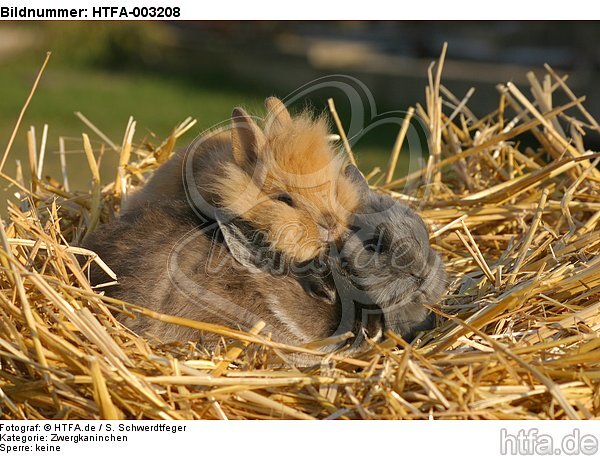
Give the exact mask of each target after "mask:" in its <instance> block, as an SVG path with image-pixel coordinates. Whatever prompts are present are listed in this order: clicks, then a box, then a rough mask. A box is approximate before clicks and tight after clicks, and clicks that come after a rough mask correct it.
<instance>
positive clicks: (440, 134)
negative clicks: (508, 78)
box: [0, 55, 600, 419]
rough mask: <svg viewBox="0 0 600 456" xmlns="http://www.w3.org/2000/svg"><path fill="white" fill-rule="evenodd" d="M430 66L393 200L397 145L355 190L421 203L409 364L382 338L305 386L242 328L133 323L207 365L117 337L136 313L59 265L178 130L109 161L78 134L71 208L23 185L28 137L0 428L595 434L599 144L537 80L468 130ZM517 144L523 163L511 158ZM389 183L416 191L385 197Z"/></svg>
mask: <svg viewBox="0 0 600 456" xmlns="http://www.w3.org/2000/svg"><path fill="white" fill-rule="evenodd" d="M443 57H444V56H443V55H442V58H441V59H440V62H438V65H437V66H434V67H432V68H431V69H430V72H429V85H428V87H427V88H426V103H425V105H424V106H421V105H417V106H416V107H415V108H411V109H410V110H409V117H410V116H412V115H413V114H414V115H415V116H420V117H421V119H423V121H424V122H425V123H426V124H427V126H428V129H429V148H430V156H429V160H428V161H427V164H426V166H425V167H424V168H423V169H422V170H421V171H419V172H415V173H411V174H409V175H408V176H406V177H404V178H402V179H399V180H396V181H392V178H391V176H392V173H391V171H392V170H393V169H392V168H393V167H394V166H395V163H396V160H397V154H398V153H399V151H400V145H401V143H402V141H403V136H404V134H403V132H405V131H406V128H404V129H401V131H400V133H399V136H398V140H397V143H396V147H394V151H393V153H392V156H391V158H390V165H389V168H388V170H384V172H382V173H380V174H374V175H373V176H372V179H371V182H372V183H373V184H374V186H375V187H376V188H377V189H379V191H384V192H388V193H390V194H391V195H393V196H396V197H399V198H403V199H404V200H410V198H417V199H418V200H419V201H420V206H419V207H420V213H421V215H422V216H423V217H424V218H425V220H426V221H427V222H428V223H429V225H430V226H431V238H432V243H433V245H434V247H435V248H436V249H437V250H438V251H439V252H440V253H441V254H442V255H443V257H444V259H445V262H446V264H447V269H448V271H449V273H450V276H451V285H450V290H449V293H448V295H447V296H446V297H445V298H444V300H443V302H442V303H441V304H440V305H439V306H436V307H435V311H436V312H437V313H438V319H439V326H438V327H437V328H436V329H435V330H433V331H431V332H429V333H426V334H423V335H422V336H421V337H419V338H418V339H417V340H416V341H415V342H414V343H413V344H412V345H407V344H406V343H405V342H404V341H402V340H401V339H399V338H398V337H397V336H395V335H393V334H388V336H389V337H388V339H387V341H385V342H383V343H381V344H374V345H373V347H372V349H371V351H370V352H368V353H365V354H364V355H362V356H360V357H357V358H352V359H349V358H343V357H340V356H338V355H335V354H333V355H320V356H321V358H322V362H321V363H320V365H317V366H315V367H312V368H295V367H293V366H289V365H287V366H286V364H285V360H286V358H287V355H288V354H289V353H292V352H295V351H303V352H308V353H311V352H313V353H318V352H316V351H315V347H288V346H285V345H282V344H277V343H273V342H271V341H269V339H268V335H266V334H261V332H260V328H256V331H254V334H253V333H243V332H239V331H236V330H233V329H229V328H224V327H218V326H214V325H207V324H203V323H201V322H192V321H186V320H185V319H182V318H178V319H176V318H173V317H169V316H166V315H158V314H152V316H154V317H155V318H160V319H165V320H170V321H175V320H176V321H177V322H178V323H179V324H185V325H193V326H195V327H197V328H199V329H203V330H207V331H211V332H212V333H216V334H218V335H220V336H222V337H223V344H222V346H221V347H220V348H219V349H218V350H217V351H216V352H214V353H207V352H205V351H204V350H203V349H202V347H198V346H195V345H194V344H192V343H182V344H180V345H171V346H161V345H159V344H157V343H155V342H153V341H148V340H145V339H144V338H142V337H140V336H138V335H136V334H132V333H131V332H130V331H128V330H127V329H126V328H125V327H123V326H122V325H120V324H119V323H118V322H117V321H116V320H115V318H114V316H113V314H112V311H114V310H118V311H127V312H130V313H131V314H136V313H140V312H145V313H150V312H148V311H147V310H145V309H141V308H136V307H134V306H130V305H126V304H124V303H120V302H116V301H115V300H111V299H109V298H106V297H104V296H102V295H101V294H100V293H98V291H99V290H93V289H92V288H91V287H90V285H89V283H88V281H87V278H86V273H87V265H86V266H85V267H83V268H82V267H80V266H79V264H78V262H77V260H76V255H82V256H84V257H87V258H88V259H89V261H88V265H89V263H90V262H92V261H96V262H100V264H101V260H100V259H98V258H97V257H95V256H94V255H93V253H92V252H87V251H84V250H81V249H78V248H76V247H74V246H75V245H77V243H78V241H80V240H81V238H82V237H83V236H85V234H86V233H87V232H88V231H89V230H91V229H94V228H95V227H96V226H98V225H99V224H100V223H103V222H105V221H107V220H109V219H111V218H112V217H114V215H115V213H116V212H117V211H118V207H119V206H120V201H121V200H122V198H123V196H124V192H125V191H127V190H128V189H130V188H131V187H132V186H136V185H140V184H141V183H142V182H143V181H144V179H146V178H147V177H148V175H149V174H148V173H150V172H151V171H152V170H153V169H155V168H156V167H157V166H159V164H160V163H162V162H164V160H165V159H166V158H167V157H168V156H169V154H170V153H171V151H172V150H173V147H174V146H175V143H176V140H177V138H178V137H180V136H181V135H182V134H183V133H185V132H186V131H187V130H189V129H190V128H191V127H192V126H193V124H194V122H193V121H192V120H191V119H187V120H186V121H184V122H183V123H182V124H181V125H179V126H178V127H177V128H175V130H174V132H173V134H172V135H171V136H170V137H169V138H167V139H166V140H165V141H164V142H163V143H161V144H151V143H150V142H148V141H147V140H145V139H144V140H137V141H136V140H134V134H135V122H133V121H130V122H129V124H128V125H127V128H126V133H125V135H124V139H123V142H122V144H115V143H114V142H112V141H110V139H108V138H106V136H104V135H103V134H102V132H101V131H99V130H98V129H96V128H95V127H94V125H93V124H92V123H91V122H90V121H88V120H87V119H85V117H83V115H80V116H81V118H82V120H84V123H85V124H86V131H88V133H89V137H88V135H87V134H83V140H82V145H83V150H84V151H85V153H86V156H87V158H88V161H89V165H90V171H91V176H92V180H91V181H92V184H91V187H90V188H89V189H77V190H71V189H69V188H68V186H67V185H65V181H64V176H54V177H53V178H52V177H43V178H42V174H43V173H42V169H40V166H41V165H42V164H43V154H44V150H45V141H44V140H42V142H41V143H40V144H39V146H36V145H35V143H34V141H32V139H33V135H32V133H31V132H29V133H28V139H29V153H30V160H29V165H28V166H23V168H25V170H23V169H19V170H18V172H17V175H16V176H7V175H6V174H5V173H4V172H2V177H3V178H4V179H5V180H6V181H7V183H8V184H9V186H10V188H11V191H12V192H13V193H18V194H19V195H20V197H21V198H22V200H21V201H20V202H19V203H9V205H8V220H7V221H6V222H5V224H4V225H3V227H2V228H1V230H0V237H1V246H0V253H1V255H0V261H1V270H0V364H1V367H2V369H1V370H0V410H1V417H2V418H151V419H156V418H158V419H196V418H206V419H244V418H246V419H251V418H298V419H315V418H316V419H323V418H329V419H334V418H337V419H353V418H359V419H360V418H363V419H369V418H382V419H386V418H408V419H410V418H428V417H433V418H470V419H480V418H483V419H530V418H543V419H544V418H545V419H562V418H593V417H596V416H597V415H598V414H599V412H600V392H599V382H598V381H599V379H600V337H599V336H598V333H597V328H598V327H599V325H600V316H599V313H598V309H599V307H600V302H599V297H600V256H598V255H597V254H598V251H599V250H600V230H599V229H598V223H599V221H600V172H599V171H598V168H597V164H598V161H599V160H600V158H598V155H597V154H594V153H592V152H590V151H586V149H585V146H584V135H585V132H586V131H590V130H595V131H596V132H600V127H599V125H598V123H597V122H596V121H595V120H594V119H593V118H592V117H591V116H590V115H589V113H588V112H587V111H586V110H585V108H584V106H583V104H582V101H583V100H582V99H581V98H577V97H576V96H575V95H574V94H573V93H572V92H571V90H570V89H569V88H568V86H567V84H566V77H562V76H559V75H557V74H556V73H555V72H554V71H553V70H552V69H551V68H549V67H546V72H545V74H543V75H542V76H540V77H539V78H538V77H536V76H535V75H534V74H528V75H527V76H528V79H529V82H530V87H529V88H528V90H524V89H521V88H518V87H517V86H516V85H514V84H510V83H509V84H501V85H499V86H498V93H499V98H498V100H499V101H498V109H496V110H495V111H494V112H492V113H490V114H489V115H487V116H485V117H483V118H477V117H476V116H475V115H474V114H473V113H472V112H471V111H470V110H469V109H468V107H467V101H468V98H469V96H470V93H469V94H467V96H466V97H465V98H464V99H462V100H461V99H459V98H457V97H455V95H453V94H452V93H450V92H449V91H448V90H447V89H446V88H445V87H444V86H443V85H442V84H441V82H440V79H441V69H442V63H443ZM40 74H41V72H40ZM36 85H37V83H36ZM34 90H35V86H34V88H33V90H32V94H33V92H34ZM556 100H566V101H565V104H560V105H557V101H556ZM561 103H562V102H561ZM25 108H26V106H25ZM25 108H24V109H25ZM19 122H20V121H19ZM19 122H17V127H18V126H19ZM16 131H17V128H15V132H16ZM523 135H528V136H529V141H528V142H529V143H530V144H531V138H533V141H535V144H534V145H533V146H524V145H523V144H522V141H521V139H522V138H523ZM90 138H92V139H90ZM11 143H12V140H11ZM10 148H11V144H9V146H8V148H7V150H6V154H5V155H4V158H3V161H2V167H3V166H4V162H6V159H7V157H8V154H9V153H10ZM61 152H64V148H62V147H61ZM108 153H118V154H120V157H121V160H120V164H119V168H118V170H115V174H114V179H113V180H112V182H111V183H110V184H108V185H104V186H102V185H101V184H100V182H101V179H100V176H99V171H98V160H99V158H100V156H101V155H102V154H108ZM62 156H64V155H63V154H61V157H62ZM67 171H68V169H67V168H66V167H65V168H64V173H65V174H66V173H67ZM24 176H25V177H24ZM111 177H112V176H111ZM407 182H410V183H412V184H415V183H418V185H416V186H414V185H413V186H412V188H415V190H414V192H413V193H412V194H411V195H402V194H400V193H399V192H398V191H399V190H400V189H402V188H405V187H404V184H405V183H407ZM407 188H408V187H407Z"/></svg>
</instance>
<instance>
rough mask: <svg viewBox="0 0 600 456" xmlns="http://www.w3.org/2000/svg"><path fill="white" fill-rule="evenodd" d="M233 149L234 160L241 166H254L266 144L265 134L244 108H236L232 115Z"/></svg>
mask: <svg viewBox="0 0 600 456" xmlns="http://www.w3.org/2000/svg"><path fill="white" fill-rule="evenodd" d="M231 121H232V123H233V128H232V129H231V148H232V151H233V158H234V159H235V161H236V163H237V164H238V165H239V166H243V165H245V164H254V163H256V161H257V160H258V154H259V152H260V149H261V147H262V146H263V144H264V142H265V137H264V134H263V132H262V131H261V130H260V128H259V127H258V125H256V123H255V122H254V120H252V118H251V117H250V116H249V115H248V113H247V112H246V111H244V110H243V109H242V108H234V110H233V112H232V113H231Z"/></svg>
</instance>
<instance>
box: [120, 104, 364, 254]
mask: <svg viewBox="0 0 600 456" xmlns="http://www.w3.org/2000/svg"><path fill="white" fill-rule="evenodd" d="M265 104H266V106H267V109H268V115H267V117H266V119H265V121H264V128H260V127H259V126H258V125H257V124H256V123H255V122H254V120H252V118H250V116H248V115H247V114H246V113H245V111H244V110H243V109H241V108H236V109H234V113H233V117H232V126H231V129H223V130H218V131H213V132H210V133H208V134H207V136H205V137H204V138H203V141H200V142H199V143H198V146H197V147H196V146H193V147H190V150H189V151H188V153H187V155H186V153H184V152H183V151H182V152H179V153H177V154H176V155H175V156H173V157H172V158H171V159H170V160H169V161H168V162H167V163H165V164H164V165H163V166H162V167H161V168H159V169H158V170H157V171H156V173H155V174H154V176H153V177H152V179H150V181H149V182H148V183H146V185H145V186H144V187H143V188H142V189H141V190H140V191H138V192H137V193H136V194H134V195H133V196H132V198H131V199H130V200H129V202H128V203H127V205H126V207H125V212H130V211H135V210H137V209H139V208H140V207H144V206H149V205H152V204H160V203H163V202H169V201H173V200H183V201H186V194H185V191H184V188H183V187H184V185H183V182H182V169H183V168H184V167H185V166H186V165H185V163H186V160H188V161H189V160H191V163H193V169H194V171H193V172H194V183H193V184H194V185H196V187H197V190H198V192H200V194H201V195H202V197H203V198H204V199H205V200H206V201H208V202H209V203H210V204H212V205H214V206H219V207H224V208H227V209H228V210H230V211H231V212H232V213H234V214H236V215H239V216H240V217H242V218H243V219H245V220H247V221H249V222H250V223H251V224H252V225H253V226H254V227H256V229H257V230H261V231H263V232H264V233H265V234H266V235H267V236H268V238H269V240H270V241H271V243H272V244H273V245H274V246H275V247H276V248H278V249H280V250H281V251H283V252H284V253H286V254H287V255H288V256H289V257H290V258H292V259H295V260H298V261H306V260H309V259H312V258H314V257H316V256H318V255H319V253H320V252H321V251H322V250H323V248H324V246H325V245H326V244H327V243H328V242H331V241H335V240H338V239H339V238H340V237H341V236H342V234H343V233H344V232H345V231H346V230H347V228H348V226H347V225H348V220H349V216H350V214H351V213H352V212H353V211H354V210H355V209H356V207H357V206H358V200H359V195H358V188H357V187H356V186H355V184H354V183H353V182H352V181H351V180H349V179H348V178H347V177H346V176H345V174H344V169H345V166H346V161H345V159H344V158H343V157H342V156H341V155H340V154H338V153H336V151H335V150H334V149H333V148H332V147H331V145H330V143H329V141H328V139H327V135H328V133H329V131H328V124H327V121H326V119H325V118H324V117H316V118H314V117H312V116H311V115H310V114H309V113H307V112H304V113H302V114H300V115H298V116H295V117H291V116H290V114H289V112H288V111H287V109H286V108H285V106H284V105H283V103H282V102H281V101H280V100H278V99H276V98H268V99H267V100H266V102H265ZM282 194H286V195H287V196H289V197H290V198H291V199H292V205H289V204H286V203H285V202H283V201H280V200H279V199H278V196H279V195H282Z"/></svg>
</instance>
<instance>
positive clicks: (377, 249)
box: [363, 234, 384, 253]
mask: <svg viewBox="0 0 600 456" xmlns="http://www.w3.org/2000/svg"><path fill="white" fill-rule="evenodd" d="M363 246H364V247H365V249H366V250H367V251H369V252H374V253H381V252H383V250H384V242H383V236H382V235H381V234H379V235H377V236H374V237H372V238H369V239H366V240H365V241H363Z"/></svg>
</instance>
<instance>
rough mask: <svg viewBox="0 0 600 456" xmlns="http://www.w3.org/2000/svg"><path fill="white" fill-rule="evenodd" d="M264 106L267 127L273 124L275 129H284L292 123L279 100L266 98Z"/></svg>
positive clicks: (288, 113)
mask: <svg viewBox="0 0 600 456" xmlns="http://www.w3.org/2000/svg"><path fill="white" fill-rule="evenodd" d="M265 106H266V108H267V122H266V123H267V125H269V126H270V125H273V124H274V125H275V126H277V127H285V126H286V125H289V124H290V123H291V122H292V118H291V116H290V112H289V111H288V110H287V108H286V107H285V105H284V104H283V102H282V101H281V100H280V99H279V98H277V97H269V98H267V99H266V100H265Z"/></svg>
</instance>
